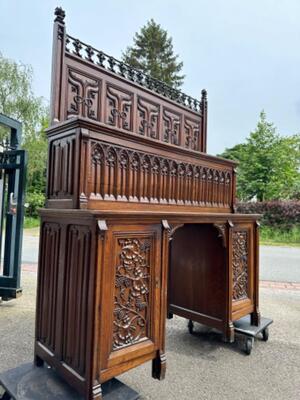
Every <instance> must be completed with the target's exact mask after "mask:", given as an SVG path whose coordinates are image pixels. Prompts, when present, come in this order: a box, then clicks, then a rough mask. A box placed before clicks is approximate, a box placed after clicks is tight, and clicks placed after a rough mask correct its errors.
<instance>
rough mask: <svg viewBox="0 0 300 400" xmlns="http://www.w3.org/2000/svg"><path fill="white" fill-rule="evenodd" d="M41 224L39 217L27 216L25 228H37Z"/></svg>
mask: <svg viewBox="0 0 300 400" xmlns="http://www.w3.org/2000/svg"><path fill="white" fill-rule="evenodd" d="M39 226H40V220H39V218H32V217H25V219H24V229H31V228H37V227H39Z"/></svg>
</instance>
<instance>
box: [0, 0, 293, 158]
mask: <svg viewBox="0 0 300 400" xmlns="http://www.w3.org/2000/svg"><path fill="white" fill-rule="evenodd" d="M57 5H60V6H62V7H63V8H64V9H65V11H66V14H67V16H66V26H67V31H68V33H70V34H72V35H73V36H75V37H78V38H80V39H81V40H83V41H85V42H87V43H90V44H91V45H94V47H96V48H98V49H101V50H104V51H105V52H107V53H109V54H111V55H113V56H115V57H116V58H119V57H120V55H121V52H122V50H124V49H125V48H126V46H127V45H128V44H131V43H132V37H133V35H134V33H135V32H136V31H137V30H139V28H140V27H141V26H142V25H144V24H145V22H146V21H147V20H148V19H150V18H154V19H155V21H156V22H158V23H160V24H161V25H162V27H163V28H165V29H167V30H168V32H169V34H170V35H171V36H172V37H173V43H174V48H175V51H176V52H177V53H178V54H179V55H180V58H181V60H183V62H184V73H185V74H186V79H185V83H184V86H183V91H184V92H186V93H188V94H190V95H192V96H193V97H198V98H199V97H200V93H201V89H202V88H206V89H207V91H208V101H209V109H208V116H209V120H208V124H209V125H208V152H209V153H211V154H216V153H219V152H222V151H223V150H224V148H225V147H231V146H234V145H235V144H237V143H240V142H242V141H244V139H245V137H246V136H247V135H248V134H249V132H250V131H251V130H253V129H254V128H255V126H256V123H257V120H258V115H259V112H260V111H261V110H262V109H264V110H265V111H266V113H267V117H268V119H269V120H270V121H273V122H274V123H275V125H276V126H277V127H278V130H279V132H280V133H281V134H294V133H297V132H300V23H299V20H300V1H299V0H286V1H281V0H251V1H249V0H242V1H241V0H227V1H224V0H185V1H184V0H172V1H171V0H160V1H159V0H151V1H146V0H139V1H138V0H122V1H121V0H109V1H108V0H107V1H101V0H98V1H96V0H85V1H75V0H73V1H71V0H60V2H58V1H52V0H44V1H40V0H35V1H34V0H26V1H22V0H19V1H16V0H1V1H0V16H1V25H0V51H1V52H2V54H3V55H4V56H6V57H9V58H12V59H14V60H17V61H21V62H23V63H25V64H31V65H32V67H33V69H34V92H35V94H36V95H38V96H44V97H45V98H46V99H48V100H49V97H50V94H49V93H50V73H51V46H52V21H53V10H54V8H55V7H56V6H57Z"/></svg>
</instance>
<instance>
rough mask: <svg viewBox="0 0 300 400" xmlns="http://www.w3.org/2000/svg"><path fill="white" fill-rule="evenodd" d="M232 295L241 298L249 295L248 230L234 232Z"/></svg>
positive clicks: (234, 298)
mask: <svg viewBox="0 0 300 400" xmlns="http://www.w3.org/2000/svg"><path fill="white" fill-rule="evenodd" d="M232 273H233V283H232V297H233V300H241V299H244V298H247V297H248V232H247V231H235V230H234V231H233V232H232Z"/></svg>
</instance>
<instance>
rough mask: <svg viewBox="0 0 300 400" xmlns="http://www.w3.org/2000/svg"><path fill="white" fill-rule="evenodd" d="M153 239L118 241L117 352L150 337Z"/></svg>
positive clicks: (115, 324)
mask: <svg viewBox="0 0 300 400" xmlns="http://www.w3.org/2000/svg"><path fill="white" fill-rule="evenodd" d="M152 252H153V244H152V240H151V238H145V237H143V238H139V237H130V238H118V239H117V248H116V254H117V262H116V266H115V268H116V274H115V294H114V299H115V300H114V320H113V350H117V349H120V348H122V347H124V346H128V345H131V344H134V343H137V342H139V341H140V340H142V339H143V338H147V337H149V323H150V307H151V305H150V299H151V275H152V271H151V269H152V268H153V266H152V265H151V254H152Z"/></svg>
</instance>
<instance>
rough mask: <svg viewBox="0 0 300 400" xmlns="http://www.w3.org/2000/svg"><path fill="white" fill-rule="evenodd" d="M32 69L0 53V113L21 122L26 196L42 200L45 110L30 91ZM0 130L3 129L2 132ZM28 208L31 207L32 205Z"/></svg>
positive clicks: (44, 182)
mask: <svg viewBox="0 0 300 400" xmlns="http://www.w3.org/2000/svg"><path fill="white" fill-rule="evenodd" d="M32 78H33V71H32V68H31V67H30V66H27V65H23V64H19V63H16V62H14V61H12V60H10V59H7V58H5V57H3V56H2V55H1V53H0V112H1V113H3V114H5V115H7V116H9V117H11V118H15V119H17V120H19V121H20V122H22V127H23V129H22V130H23V132H22V133H23V135H22V147H23V148H24V149H25V150H27V151H28V160H29V162H28V170H27V199H30V198H34V199H37V198H39V200H38V203H39V205H40V204H41V203H42V202H43V201H44V192H45V185H46V159H47V140H46V135H45V129H46V128H47V127H48V110H47V107H46V106H45V105H44V103H43V99H42V98H40V97H35V96H34V94H33V90H32ZM2 132H3V131H2ZM30 207H33V208H35V206H34V204H30Z"/></svg>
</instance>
